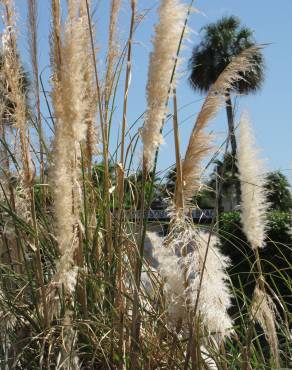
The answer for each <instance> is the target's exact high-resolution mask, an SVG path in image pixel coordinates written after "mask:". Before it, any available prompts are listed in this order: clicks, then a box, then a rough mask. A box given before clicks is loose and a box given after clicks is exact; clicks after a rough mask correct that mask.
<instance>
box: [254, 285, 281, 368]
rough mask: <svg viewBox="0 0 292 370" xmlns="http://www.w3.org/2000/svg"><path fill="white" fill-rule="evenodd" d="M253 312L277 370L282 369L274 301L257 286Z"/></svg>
mask: <svg viewBox="0 0 292 370" xmlns="http://www.w3.org/2000/svg"><path fill="white" fill-rule="evenodd" d="M251 312H252V315H253V316H254V318H255V320H256V321H258V322H259V324H260V325H261V327H262V329H263V331H264V333H265V336H266V338H267V341H268V343H269V345H270V348H271V352H272V354H273V358H274V361H275V365H276V369H280V360H279V343H278V337H277V331H276V324H275V323H276V317H275V312H274V303H273V301H272V299H271V298H270V297H269V296H268V295H267V294H266V293H265V292H263V291H262V289H261V288H260V287H259V286H258V285H257V286H256V288H255V290H254V293H253V299H252V305H251Z"/></svg>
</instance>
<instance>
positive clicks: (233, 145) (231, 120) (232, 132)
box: [226, 91, 240, 204]
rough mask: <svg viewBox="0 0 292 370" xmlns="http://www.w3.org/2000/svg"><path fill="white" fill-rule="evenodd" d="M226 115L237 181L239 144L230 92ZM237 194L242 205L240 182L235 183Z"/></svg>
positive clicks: (237, 200) (227, 97)
mask: <svg viewBox="0 0 292 370" xmlns="http://www.w3.org/2000/svg"><path fill="white" fill-rule="evenodd" d="M226 113H227V122H228V136H229V139H230V144H231V154H232V158H233V164H234V165H233V166H232V177H233V178H234V179H235V176H236V173H235V160H236V155H237V144H236V137H235V130H234V115H233V106H232V101H231V96H230V92H229V91H228V92H227V93H226ZM235 193H236V203H237V204H239V203H240V184H239V181H235Z"/></svg>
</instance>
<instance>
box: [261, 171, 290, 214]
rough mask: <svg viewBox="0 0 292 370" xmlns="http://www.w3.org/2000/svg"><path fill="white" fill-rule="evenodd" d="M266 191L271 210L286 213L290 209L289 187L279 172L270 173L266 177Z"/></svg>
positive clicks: (284, 177)
mask: <svg viewBox="0 0 292 370" xmlns="http://www.w3.org/2000/svg"><path fill="white" fill-rule="evenodd" d="M266 179H267V183H266V189H267V190H268V201H269V202H270V204H271V208H272V209H275V210H278V211H283V212H288V211H291V209H292V197H291V193H290V185H289V182H288V180H287V178H286V176H285V175H283V173H282V172H280V171H275V172H270V173H268V175H267V178H266Z"/></svg>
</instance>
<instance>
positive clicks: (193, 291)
mask: <svg viewBox="0 0 292 370" xmlns="http://www.w3.org/2000/svg"><path fill="white" fill-rule="evenodd" d="M193 241H194V243H195V249H194V251H193V253H192V254H190V255H189V262H188V279H189V288H188V289H189V291H190V292H189V295H190V296H191V300H192V306H193V307H195V306H196V305H197V309H198V312H199V313H200V317H201V320H202V324H203V325H204V327H205V329H206V330H207V331H209V333H211V334H217V335H219V336H220V337H222V338H223V337H224V336H226V335H229V334H230V332H231V330H232V320H231V318H230V316H229V315H228V312H227V310H228V309H229V308H230V306H231V295H230V290H229V286H228V281H229V278H228V275H227V272H226V268H227V267H228V266H229V264H230V261H229V258H228V257H226V256H224V255H223V254H222V252H221V251H220V249H219V240H218V239H217V238H216V236H215V235H211V237H210V236H209V233H207V232H203V231H197V230H195V231H194V232H193ZM205 256H206V261H205V265H204V259H205ZM201 277H202V280H201V285H200V279H201ZM198 290H200V293H199V297H198V301H197V296H198V295H197V294H198Z"/></svg>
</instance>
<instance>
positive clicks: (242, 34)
mask: <svg viewBox="0 0 292 370" xmlns="http://www.w3.org/2000/svg"><path fill="white" fill-rule="evenodd" d="M202 30H203V31H204V37H203V39H202V41H201V43H200V44H199V45H197V46H196V47H195V48H194V49H193V52H192V56H191V58H190V62H189V66H190V70H191V75H190V83H191V85H192V87H193V88H194V89H195V90H198V91H201V92H206V91H208V90H209V88H210V86H211V85H212V84H213V83H214V82H215V81H216V79H217V78H218V76H219V75H220V73H221V72H222V71H223V70H224V69H225V68H226V66H227V65H228V64H229V63H230V61H231V59H232V58H233V57H234V56H236V55H238V54H240V53H241V52H242V51H243V50H245V49H247V48H249V47H251V46H254V45H255V40H254V38H253V31H252V30H250V29H249V28H247V27H243V26H241V25H240V20H239V18H237V17H234V16H230V17H224V18H222V19H220V20H219V21H218V22H216V23H211V24H209V25H207V26H205V27H203V28H202ZM253 58H254V62H255V63H254V67H253V68H252V69H251V70H250V71H249V72H248V73H246V74H245V76H244V77H245V78H244V79H243V80H240V82H238V83H237V84H236V85H234V90H235V91H236V92H239V93H241V94H247V93H250V92H254V91H256V90H258V89H259V88H260V87H261V84H262V81H263V78H264V60H263V55H262V53H261V52H260V51H257V52H255V53H254V56H253Z"/></svg>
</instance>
